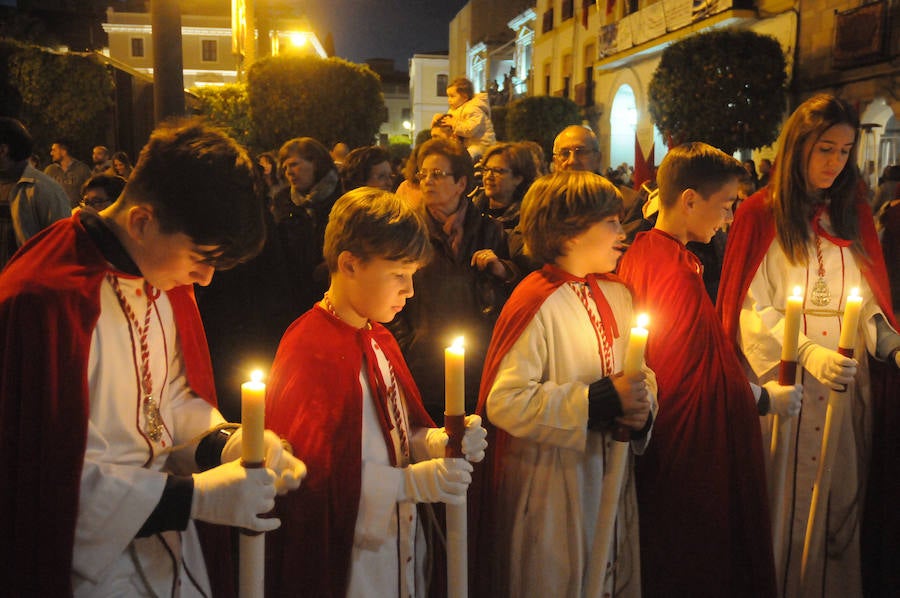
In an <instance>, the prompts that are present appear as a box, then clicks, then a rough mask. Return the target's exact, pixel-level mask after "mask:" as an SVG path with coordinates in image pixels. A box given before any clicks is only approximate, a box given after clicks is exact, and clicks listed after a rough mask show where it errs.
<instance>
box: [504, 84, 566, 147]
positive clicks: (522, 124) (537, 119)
mask: <svg viewBox="0 0 900 598" xmlns="http://www.w3.org/2000/svg"><path fill="white" fill-rule="evenodd" d="M504 120H505V125H506V126H505V129H506V131H505V137H506V139H507V140H509V141H523V140H530V141H536V142H538V143H540V144H541V147H543V148H544V154H545V155H547V156H551V155H552V154H553V139H554V138H555V137H556V136H557V135H558V134H559V132H560V131H562V130H563V129H564V128H566V127H567V126H569V125H577V124H581V120H582V119H581V112H580V111H579V109H578V105H577V104H575V102H573V101H572V100H570V99H568V98H560V97H555V96H533V97H528V98H522V99H521V100H516V101H514V102H511V103H510V104H508V105H507V108H506V118H505V119H504Z"/></svg>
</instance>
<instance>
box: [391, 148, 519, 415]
mask: <svg viewBox="0 0 900 598" xmlns="http://www.w3.org/2000/svg"><path fill="white" fill-rule="evenodd" d="M417 156H418V164H419V171H418V174H417V178H418V180H419V187H420V189H421V191H422V203H423V206H424V208H425V221H426V223H427V224H428V231H429V237H430V239H431V244H432V246H433V248H434V257H433V258H432V260H431V261H430V262H429V263H428V265H426V266H424V267H423V268H422V269H421V270H419V271H418V272H417V273H416V278H415V283H416V295H415V296H414V297H412V298H410V299H409V301H407V303H406V307H405V308H404V309H403V311H402V312H400V313H399V314H397V317H396V318H394V320H393V321H391V322H390V323H389V324H388V327H389V328H390V330H391V332H393V333H394V336H395V337H396V338H397V340H398V342H399V343H400V347H401V348H402V349H403V355H404V357H405V358H406V361H407V363H408V364H409V367H410V370H411V371H412V373H413V377H414V378H415V380H416V382H417V384H418V386H419V390H420V391H421V393H422V400H423V402H424V404H425V408H426V409H428V412H429V414H430V415H431V417H432V419H434V420H435V421H438V422H442V421H443V412H444V366H443V363H444V348H445V347H446V346H448V345H449V344H450V343H451V341H453V339H454V338H455V337H456V336H458V335H460V334H463V335H465V342H466V398H467V399H468V400H469V404H468V409H467V411H468V412H470V413H471V411H472V409H474V407H475V397H476V396H477V392H478V380H479V378H480V377H481V365H482V363H483V357H484V352H485V351H486V350H487V345H488V342H489V341H490V336H491V330H492V329H493V325H494V322H495V321H496V319H497V315H498V314H499V312H500V307H501V306H502V304H503V301H504V300H505V299H506V297H507V296H509V292H510V291H511V288H510V287H509V284H510V283H511V282H512V281H514V280H517V277H516V270H515V267H514V266H513V265H512V264H511V263H510V262H509V248H508V246H507V243H506V234H505V233H504V231H503V225H502V224H501V223H500V222H498V221H496V220H494V219H492V218H490V217H488V216H484V215H482V214H481V213H480V212H479V211H478V209H477V208H475V206H473V205H472V202H471V201H470V200H469V198H468V197H467V193H468V192H469V190H470V187H469V186H470V184H471V183H470V181H471V180H472V160H471V158H470V157H469V154H468V153H467V152H466V150H465V149H463V147H462V145H460V144H459V143H455V142H451V141H447V140H444V139H432V140H431V141H428V142H426V143H424V144H422V145H421V147H420V149H419V152H418V154H417Z"/></svg>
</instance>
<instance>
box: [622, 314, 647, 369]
mask: <svg viewBox="0 0 900 598" xmlns="http://www.w3.org/2000/svg"><path fill="white" fill-rule="evenodd" d="M635 323H636V324H637V325H636V326H635V327H634V328H632V329H631V335H630V336H629V337H628V346H627V347H626V348H625V361H624V362H623V363H622V371H623V373H624V374H625V375H626V376H629V375H632V374H637V373H638V372H640V371H641V367H642V366H643V365H644V348H645V347H646V346H647V324H649V323H650V317H649V316H648V315H647V314H639V315H638V317H637V320H636V322H635Z"/></svg>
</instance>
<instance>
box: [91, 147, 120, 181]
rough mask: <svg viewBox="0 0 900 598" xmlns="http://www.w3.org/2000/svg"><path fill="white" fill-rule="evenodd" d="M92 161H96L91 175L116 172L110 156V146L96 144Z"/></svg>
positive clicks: (92, 153)
mask: <svg viewBox="0 0 900 598" xmlns="http://www.w3.org/2000/svg"><path fill="white" fill-rule="evenodd" d="M91 161H92V162H93V163H94V168H93V169H92V170H91V175H98V174H115V170H113V165H112V160H111V159H110V156H109V148H108V147H106V146H105V145H97V146H94V149H93V150H92V152H91Z"/></svg>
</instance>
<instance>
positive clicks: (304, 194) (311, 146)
mask: <svg viewBox="0 0 900 598" xmlns="http://www.w3.org/2000/svg"><path fill="white" fill-rule="evenodd" d="M278 162H279V163H280V164H281V168H282V170H283V171H284V175H285V179H287V182H288V185H289V187H286V188H284V189H282V190H281V191H280V192H279V193H278V194H277V195H276V196H275V201H274V202H273V206H274V217H275V225H276V231H277V235H278V238H279V240H280V242H281V245H282V248H283V253H284V256H285V258H286V260H287V264H288V267H289V268H290V279H291V280H292V281H293V284H294V285H295V290H294V292H293V296H294V297H296V298H297V299H298V301H300V303H299V304H298V306H297V308H298V309H297V313H303V312H304V311H306V310H307V309H309V308H310V307H312V305H313V303H315V302H316V300H317V298H318V297H320V296H321V295H322V293H324V292H325V290H326V289H327V288H328V271H327V269H326V268H325V264H324V261H323V259H322V245H323V243H324V242H325V225H326V224H328V214H329V213H331V206H333V205H334V202H335V201H337V198H338V197H340V196H341V181H340V177H339V176H338V171H337V168H336V167H335V165H334V162H333V161H332V159H331V156H330V155H329V153H328V150H327V149H326V148H325V146H324V145H322V144H321V143H319V142H318V141H316V140H315V139H313V138H312V137H296V138H294V139H291V140H289V141H287V142H285V143H284V145H282V146H281V149H280V150H278Z"/></svg>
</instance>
